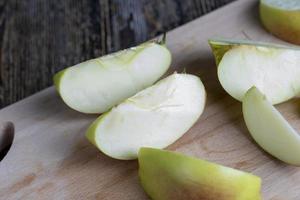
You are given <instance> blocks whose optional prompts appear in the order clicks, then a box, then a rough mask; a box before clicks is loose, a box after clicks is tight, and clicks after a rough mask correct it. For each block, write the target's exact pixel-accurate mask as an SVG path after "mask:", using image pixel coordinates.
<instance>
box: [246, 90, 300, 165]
mask: <svg viewBox="0 0 300 200" xmlns="http://www.w3.org/2000/svg"><path fill="white" fill-rule="evenodd" d="M251 107H252V108H251ZM253 108H254V109H253ZM255 108H257V109H259V110H260V113H258V112H256V111H255ZM251 111H252V112H253V113H255V115H251ZM262 112H265V113H262ZM249 113H250V114H249ZM256 113H257V115H258V116H256ZM243 115H244V119H245V123H246V126H247V128H248V130H249V132H250V134H251V136H252V137H253V139H254V140H255V141H256V142H257V143H258V144H259V146H261V147H262V148H263V149H264V150H265V151H266V152H268V153H269V154H271V155H273V156H274V157H276V158H277V159H279V160H281V161H283V162H286V163H288V164H292V165H296V166H300V157H299V158H298V157H297V155H299V154H300V135H299V133H298V132H297V131H296V130H295V129H294V128H293V127H292V126H291V125H290V124H289V123H288V121H287V120H286V119H285V118H284V117H283V116H282V114H281V113H280V112H279V111H278V110H277V109H276V108H275V107H274V106H273V105H272V104H271V103H270V102H269V101H268V99H267V97H266V96H265V95H264V94H263V93H262V92H260V91H259V89H257V88H256V87H255V86H253V87H251V88H250V89H249V90H248V91H247V93H246V94H245V96H244V99H243ZM251 116H252V117H253V118H251ZM257 120H258V121H257ZM265 122H268V123H265ZM270 125H271V126H270ZM255 126H257V127H255ZM273 129H274V130H273ZM262 130H264V131H265V132H264V131H262ZM266 130H270V131H269V133H267V132H266ZM272 137H276V138H273V139H272ZM293 155H295V157H294V156H293Z"/></svg>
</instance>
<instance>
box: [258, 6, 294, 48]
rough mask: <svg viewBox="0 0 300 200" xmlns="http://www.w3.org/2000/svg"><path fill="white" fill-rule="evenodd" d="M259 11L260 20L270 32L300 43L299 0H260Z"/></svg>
mask: <svg viewBox="0 0 300 200" xmlns="http://www.w3.org/2000/svg"><path fill="white" fill-rule="evenodd" d="M259 11H260V19H261V22H262V24H263V25H264V26H265V28H266V29H267V30H268V31H269V32H270V33H272V34H273V35H275V36H277V37H278V38H280V39H283V40H285V41H288V42H291V43H294V44H298V45H299V44H300V1H299V0H284V1H283V0H260V6H259Z"/></svg>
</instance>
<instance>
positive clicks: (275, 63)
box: [209, 40, 300, 104]
mask: <svg viewBox="0 0 300 200" xmlns="http://www.w3.org/2000/svg"><path fill="white" fill-rule="evenodd" d="M209 43H210V45H211V48H212V50H213V53H214V55H215V59H216V63H217V65H218V79H219V81H220V83H221V85H222V87H223V88H224V89H225V91H226V92H227V93H228V94H230V95H231V96H232V97H233V98H235V99H237V100H239V101H242V99H243V97H244V95H245V93H246V92H247V91H248V90H249V89H250V88H251V87H252V86H256V87H257V88H259V90H261V91H262V92H263V93H264V94H265V95H266V96H267V97H268V99H269V100H270V101H271V103H272V104H278V103H282V102H284V101H287V100H289V99H291V98H293V97H295V96H297V95H298V94H299V92H300V79H299V77H300V67H299V66H300V49H299V48H294V47H287V46H281V45H273V44H268V43H253V42H249V41H235V40H228V41H226V40H210V41H209Z"/></svg>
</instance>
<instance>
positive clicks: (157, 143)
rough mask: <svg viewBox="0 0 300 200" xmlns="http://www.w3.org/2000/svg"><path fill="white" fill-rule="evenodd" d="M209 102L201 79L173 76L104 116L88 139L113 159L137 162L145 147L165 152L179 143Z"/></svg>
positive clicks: (88, 133) (97, 122) (124, 102)
mask: <svg viewBox="0 0 300 200" xmlns="http://www.w3.org/2000/svg"><path fill="white" fill-rule="evenodd" d="M205 99H206V93H205V88H204V86H203V84H202V82H201V80H200V79H199V77H197V76H194V75H189V74H173V75H170V76H168V77H166V78H164V79H162V80H160V81H159V82H157V83H156V84H155V85H153V86H151V87H148V88H146V89H144V90H142V91H140V92H139V93H137V94H136V95H134V96H132V97H130V98H128V99H126V100H125V101H123V102H122V103H120V104H119V105H118V106H116V107H114V108H112V109H111V110H110V111H108V112H106V113H104V114H103V115H102V116H100V117H99V118H98V119H96V120H95V121H94V122H93V123H92V125H91V126H90V127H89V128H88V130H87V132H86V137H87V139H88V140H89V141H90V142H91V143H92V144H94V145H95V146H96V147H97V148H98V149H99V150H100V151H101V152H103V153H104V154H106V155H108V156H110V157H112V158H115V159H120V160H132V159H136V158H137V154H138V151H139V149H140V147H142V146H148V147H155V148H165V147H167V146H169V145H170V144H172V143H173V142H175V141H176V140H177V139H179V138H180V137H181V136H182V135H183V134H184V133H185V132H187V131H188V130H189V129H190V128H191V127H192V126H193V125H194V123H195V122H196V121H197V120H198V118H199V117H200V115H201V114H202V112H203V110H204V106H205Z"/></svg>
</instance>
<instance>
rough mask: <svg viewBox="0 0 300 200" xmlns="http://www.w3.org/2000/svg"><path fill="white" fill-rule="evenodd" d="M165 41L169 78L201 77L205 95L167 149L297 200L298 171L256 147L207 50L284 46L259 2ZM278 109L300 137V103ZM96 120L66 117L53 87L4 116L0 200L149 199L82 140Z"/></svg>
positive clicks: (118, 165) (240, 4)
mask: <svg viewBox="0 0 300 200" xmlns="http://www.w3.org/2000/svg"><path fill="white" fill-rule="evenodd" d="M168 35H169V40H168V42H167V46H168V47H169V48H170V49H171V51H172V55H173V58H174V59H173V64H172V66H173V69H172V70H177V71H179V72H180V71H183V70H184V69H185V71H186V72H188V73H192V74H195V75H198V76H200V78H201V79H202V81H203V83H204V85H205V88H206V91H207V94H208V96H207V104H206V107H205V110H204V113H203V114H202V116H201V117H200V119H199V120H198V122H197V123H196V124H195V125H194V126H193V127H192V128H191V129H190V130H189V131H188V132H187V133H186V134H185V135H184V136H183V137H182V138H180V139H179V140H178V141H177V142H176V143H174V144H173V145H171V146H170V147H168V149H170V150H174V151H177V152H182V153H185V154H187V155H191V156H195V157H198V158H202V159H206V160H209V161H213V162H217V163H219V164H223V165H226V166H230V167H234V168H236V169H240V170H244V171H247V172H251V173H253V174H255V175H258V176H260V177H261V178H262V180H263V187H262V193H263V197H264V199H265V200H299V199H300V169H299V167H294V166H290V165H287V164H284V163H282V162H280V161H278V160H276V159H274V158H273V157H271V156H270V155H269V154H267V153H265V152H264V151H263V150H262V149H261V148H260V147H259V146H258V145H256V143H255V142H254V141H253V140H252V139H251V137H250V135H249V133H248V131H247V129H246V127H245V123H244V121H243V117H242V113H241V103H240V102H238V101H236V100H234V99H233V98H232V97H230V96H229V95H228V94H226V92H225V91H224V90H223V89H222V87H221V85H220V84H219V82H218V79H217V76H216V66H215V63H214V59H213V56H212V53H211V50H210V48H209V45H208V43H207V39H208V38H211V37H225V38H235V39H245V38H247V39H251V40H258V41H265V42H281V41H279V40H277V39H276V38H274V37H272V36H271V35H270V34H268V33H267V32H266V31H265V30H264V29H263V28H262V27H261V25H260V23H259V20H258V16H257V2H256V0H247V1H243V0H241V1H237V2H236V3H232V4H230V5H228V6H225V7H224V8H222V9H220V10H218V11H216V12H214V13H211V14H208V15H206V16H204V17H202V18H199V19H197V20H195V21H193V22H191V23H188V24H186V25H184V26H182V27H180V28H177V29H175V30H174V31H171V32H170V33H169V34H168ZM277 108H278V109H279V110H280V112H282V114H283V115H284V117H285V118H286V119H287V120H288V121H289V122H290V123H291V124H292V126H294V127H295V128H296V129H297V130H300V122H299V101H298V100H297V99H296V100H292V101H289V102H287V103H284V104H280V105H279V106H277ZM96 117H97V115H84V114H80V113H78V112H75V111H73V110H71V109H69V108H68V107H67V106H66V105H65V104H64V103H63V102H62V100H61V99H60V98H59V96H58V95H57V93H56V91H55V89H54V88H53V87H51V88H49V89H46V90H44V91H42V92H40V93H38V94H36V95H34V96H32V97H29V98H26V99H24V100H22V101H20V102H18V103H16V104H13V105H11V106H8V107H6V108H4V109H2V110H1V111H0V124H1V123H3V122H5V121H12V122H13V123H14V125H15V139H14V142H13V144H12V147H11V149H10V150H9V152H8V154H7V155H6V157H5V158H4V159H3V160H2V161H1V162H0V199H1V200H16V199H21V200H24V199H26V200H27V199H30V200H31V199H35V200H48V199H49V200H52V199H68V200H69V199H72V200H77V199H78V200H81V199H99V200H100V199H101V200H143V199H148V198H147V196H146V195H145V193H144V191H143V190H142V188H141V186H140V184H139V180H138V175H137V168H138V166H137V162H136V161H119V160H115V159H111V158H109V157H107V156H105V155H104V154H102V153H101V152H100V151H99V150H98V149H96V148H95V147H94V146H93V145H92V144H90V143H89V142H88V141H87V140H86V139H85V137H84V133H85V130H86V128H87V127H88V126H89V125H90V123H91V122H92V121H93V120H95V118H96Z"/></svg>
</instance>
